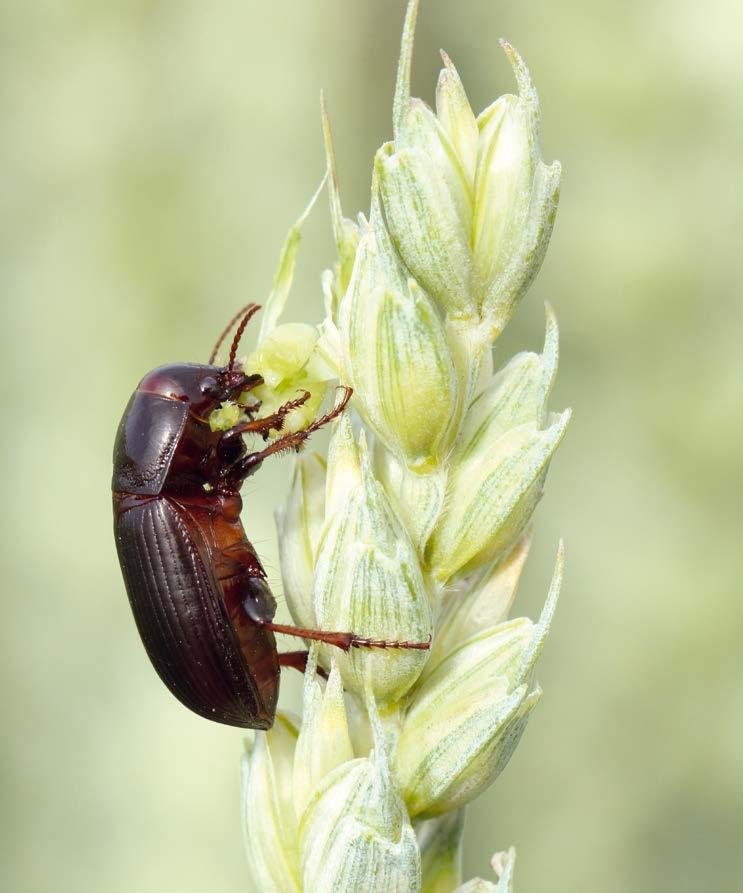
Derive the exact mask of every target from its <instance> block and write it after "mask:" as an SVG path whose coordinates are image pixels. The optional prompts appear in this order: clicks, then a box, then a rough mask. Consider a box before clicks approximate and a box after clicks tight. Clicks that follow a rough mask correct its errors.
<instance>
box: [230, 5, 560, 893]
mask: <svg viewBox="0 0 743 893" xmlns="http://www.w3.org/2000/svg"><path fill="white" fill-rule="evenodd" d="M417 5H418V4H417V2H416V0H411V2H410V3H409V4H408V10H407V15H406V19H405V25H404V31H403V41H402V50H401V55H400V62H399V68H398V78H397V86H396V91H395V97H394V104H393V139H392V140H391V141H389V142H387V143H385V144H384V145H383V146H382V147H381V148H380V149H379V151H378V152H377V153H376V156H375V160H374V166H373V174H372V189H371V195H370V209H369V213H368V215H367V216H364V215H360V216H359V218H358V222H355V221H352V220H351V219H350V218H347V217H346V216H345V215H344V213H343V206H342V203H341V199H340V187H339V177H338V172H337V170H336V164H335V154H334V150H333V144H332V140H331V135H330V124H329V116H328V111H327V106H326V103H325V101H324V100H323V104H322V123H323V135H324V141H325V147H326V155H327V184H328V189H329V194H330V210H331V220H332V224H333V234H334V238H335V245H336V251H337V258H336V260H335V262H334V263H333V265H332V268H331V269H329V270H327V271H326V272H325V274H324V276H323V278H322V286H323V292H324V295H325V310H326V316H325V319H324V320H323V321H322V322H321V323H320V325H319V326H318V327H317V329H314V328H313V327H309V328H303V327H299V328H291V327H287V326H281V325H279V322H278V314H276V313H273V314H272V326H271V328H270V330H269V331H266V332H264V333H263V339H262V341H261V342H260V343H259V345H258V348H257V351H256V352H255V353H254V354H253V357H254V361H253V362H254V364H255V365H256V366H260V368H261V369H262V370H264V372H265V373H266V374H267V375H269V376H270V374H272V373H273V372H274V371H275V372H276V373H277V376H276V377H277V381H276V386H277V387H279V388H282V387H285V386H288V385H287V383H291V386H295V387H296V386H298V383H299V382H300V381H302V380H304V379H303V377H304V378H306V379H309V378H312V380H314V381H317V382H321V383H322V385H323V386H324V383H325V382H326V381H330V380H332V376H336V377H337V380H339V381H340V382H342V383H343V384H345V385H349V386H351V387H352V388H353V389H354V393H353V398H352V401H351V407H352V410H353V411H352V412H346V413H345V414H344V415H343V416H342V417H341V418H340V419H338V420H337V421H336V423H335V425H334V430H333V433H332V437H331V440H330V446H329V449H328V453H327V461H326V460H325V459H323V458H322V457H320V456H316V455H304V456H300V457H299V458H298V459H297V460H296V461H295V467H294V476H293V479H292V484H291V487H290V492H289V496H288V499H287V501H286V503H285V505H284V507H283V508H282V509H280V510H279V512H278V514H277V520H278V526H279V537H280V555H281V568H282V576H283V580H284V586H285V592H286V597H287V604H288V607H289V609H290V611H291V612H292V615H293V616H294V619H295V621H296V622H298V623H305V624H308V625H317V626H319V627H321V628H325V629H349V630H353V631H354V632H356V633H358V634H360V635H363V636H365V637H367V638H370V639H387V640H389V639H398V640H399V639H405V640H412V641H423V640H427V639H428V637H429V636H432V642H431V648H430V651H423V650H417V651H416V650H413V651H406V650H402V649H389V650H386V651H382V650H364V649H352V650H351V651H350V653H348V654H342V653H333V649H332V648H330V647H328V646H326V645H321V646H313V648H312V650H311V654H310V659H309V662H308V668H307V675H306V676H305V688H304V706H303V718H302V724H301V726H300V730H299V732H298V736H297V740H296V743H295V744H294V745H293V749H292V750H291V755H292V760H291V763H292V765H291V767H290V768H287V763H288V762H290V761H288V760H284V762H283V763H282V765H283V767H284V769H283V770H282V771H285V772H287V773H288V776H287V777H289V781H286V780H284V781H285V783H286V784H288V785H289V787H290V789H291V793H290V795H287V796H285V797H284V798H283V799H281V798H278V794H277V793H275V792H274V793H273V794H272V796H273V798H274V801H276V802H279V800H280V802H281V803H284V802H289V801H290V802H291V804H292V809H293V821H294V822H296V826H294V825H292V824H291V823H287V822H285V823H284V824H283V825H281V826H277V825H276V823H275V822H274V823H273V825H269V827H268V828H267V829H264V830H262V831H259V830H258V829H257V828H256V827H255V826H252V827H253V830H252V831H251V826H250V825H249V826H248V837H249V840H248V852H249V856H250V859H251V865H252V866H253V872H254V873H256V872H258V873H260V872H263V874H261V875H260V876H261V878H262V877H264V876H265V874H266V871H265V868H264V867H263V865H262V863H261V862H260V859H259V858H258V857H257V856H256V853H258V852H260V851H261V849H262V846H263V844H262V840H263V837H262V836H261V835H264V836H265V835H268V844H270V845H271V846H275V845H276V846H282V845H283V844H282V843H281V841H282V840H284V837H282V834H283V829H284V828H289V827H292V828H296V830H295V832H294V836H293V837H292V838H291V840H288V841H287V842H286V852H285V853H284V854H283V855H282V857H281V859H279V864H280V865H282V866H284V867H285V874H286V876H287V877H288V878H289V879H290V880H289V881H287V883H290V884H291V883H293V884H298V887H297V889H299V890H302V891H307V893H308V891H312V893H317V891H321V893H324V891H326V890H327V891H333V893H336V891H338V890H343V891H348V893H357V891H358V893H367V891H371V890H384V891H398V890H399V891H403V890H404V891H406V893H455V891H458V893H465V891H470V893H474V891H478V890H491V891H496V893H513V865H514V854H513V851H512V850H511V851H508V852H507V853H500V854H497V855H496V857H494V861H493V870H494V873H495V880H481V879H476V880H471V881H466V882H464V883H463V878H462V864H461V854H462V843H463V835H464V834H465V833H466V830H465V829H466V825H465V813H466V806H467V804H468V803H470V802H471V801H472V800H473V799H474V798H475V797H477V796H478V795H479V794H480V793H481V792H482V791H483V790H485V789H486V788H487V787H488V786H489V785H490V784H492V782H493V781H494V780H495V779H496V778H497V777H498V775H499V774H500V773H501V772H502V771H503V769H504V768H505V766H506V764H507V763H508V760H509V758H510V756H511V754H512V753H513V751H514V749H515V747H516V745H517V744H518V741H519V739H520V737H521V735H522V734H523V732H524V729H525V727H526V725H527V722H528V720H529V718H530V716H531V714H532V712H533V710H534V708H535V707H536V705H537V703H538V701H539V698H540V696H541V688H540V687H539V684H538V683H537V682H536V680H535V672H536V670H535V668H536V662H537V659H538V657H539V654H540V651H541V649H542V647H543V644H544V641H545V638H546V635H547V632H548V630H549V627H550V623H551V621H552V617H553V614H554V609H555V605H556V602H557V596H558V593H559V590H560V585H561V581H562V568H563V554H562V546H560V549H559V552H558V556H557V562H556V567H555V572H554V576H553V579H552V584H551V586H550V589H549V593H548V596H547V599H546V602H545V607H544V609H543V611H542V614H541V616H540V617H539V619H538V620H537V621H532V620H529V619H528V618H524V617H516V618H515V619H509V617H510V615H511V614H512V613H513V609H514V604H516V605H517V604H518V602H514V599H515V597H516V592H517V588H518V585H519V580H520V577H521V572H522V570H523V567H524V563H525V561H526V558H527V555H528V553H529V549H530V547H531V544H532V539H533V537H534V528H535V523H534V521H535V518H534V512H535V508H536V506H537V503H538V502H539V500H540V498H541V495H542V492H543V490H544V486H545V480H546V476H547V471H548V469H549V466H550V463H551V461H552V459H553V457H554V455H555V452H556V450H557V447H558V446H559V444H560V442H561V440H562V438H563V436H564V434H565V429H566V427H567V424H568V421H569V418H570V413H569V411H567V410H566V411H563V412H558V413H552V412H551V411H550V409H549V408H548V398H549V395H550V391H551V389H552V385H553V383H554V378H555V375H556V371H557V360H558V331H557V322H556V319H555V315H554V313H553V311H552V309H551V308H549V307H547V312H546V334H545V339H544V348H543V350H542V352H541V353H533V352H523V353H520V354H517V355H516V356H515V357H513V358H512V359H511V360H510V361H506V362H503V361H501V366H500V368H499V369H498V370H497V371H495V372H494V370H493V364H492V348H493V343H494V341H495V339H496V338H497V337H498V336H499V334H500V333H501V332H502V330H503V328H504V327H505V325H506V324H507V323H508V321H509V319H510V318H511V316H512V314H513V312H514V310H515V309H516V307H517V305H518V303H519V301H520V300H521V298H522V297H523V295H524V293H525V292H526V290H527V288H528V286H529V284H530V283H531V281H532V280H533V278H534V276H535V275H536V273H537V271H538V270H539V267H540V265H541V262H542V259H543V256H544V252H545V250H546V246H547V243H548V241H549V236H550V232H551V229H552V224H553V221H554V215H555V210H556V205H557V197H558V190H559V178H560V167H559V164H558V163H557V162H555V163H552V164H549V165H548V164H545V163H544V162H543V161H542V158H541V155H540V150H539V126H540V123H539V122H540V114H539V104H538V100H537V95H536V92H535V90H534V87H533V84H532V81H531V78H530V76H529V72H528V70H527V69H526V66H525V64H524V62H523V60H522V59H521V57H520V56H519V55H518V53H517V52H516V51H515V50H514V49H513V48H512V47H511V46H510V45H509V44H507V43H502V47H503V49H504V51H505V53H506V56H507V57H508V59H509V61H510V62H511V65H512V68H513V71H514V74H515V77H516V82H517V87H518V92H517V94H514V95H506V96H502V97H500V98H499V99H497V100H496V101H495V102H493V103H492V104H491V105H490V106H488V108H486V109H485V111H484V112H482V113H481V114H480V115H479V116H477V115H475V113H474V112H473V111H472V108H471V106H470V104H469V101H468V99H467V95H466V92H465V88H464V86H463V84H462V81H461V79H460V77H459V74H458V72H457V70H456V68H455V66H454V64H453V62H452V61H451V59H449V57H448V56H447V55H446V54H445V53H444V54H442V55H443V68H442V70H441V74H440V76H439V80H438V84H437V88H436V108H435V111H434V110H432V109H431V108H429V107H428V106H427V105H426V104H425V103H423V102H422V101H420V100H418V99H415V98H413V97H411V95H410V70H411V62H412V46H413V33H414V28H415V20H416V15H417ZM282 306H283V303H282ZM284 370H286V371H284ZM248 371H252V370H250V369H248ZM264 377H265V376H264ZM225 411H226V410H225ZM537 541H538V539H537ZM540 548H541V547H540ZM318 667H319V668H321V669H322V670H323V671H324V673H325V674H326V675H327V678H321V676H320V675H318V673H317V669H318ZM271 734H273V733H269V735H268V736H267V737H266V738H265V740H266V741H269V742H270V735H271ZM259 737H260V736H259ZM257 747H258V744H256V745H255V746H254V750H255V748H257ZM264 747H265V745H264ZM256 752H257V753H261V751H256ZM259 765H260V764H259ZM257 777H258V778H260V777H261V776H260V775H258V776H257ZM251 834H253V835H254V838H253V837H251ZM276 842H278V843H276ZM263 848H264V849H265V847H263ZM287 889H294V888H292V887H287Z"/></svg>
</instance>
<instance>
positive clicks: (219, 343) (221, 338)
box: [209, 303, 260, 366]
mask: <svg viewBox="0 0 743 893" xmlns="http://www.w3.org/2000/svg"><path fill="white" fill-rule="evenodd" d="M253 307H255V308H256V310H258V309H260V307H259V305H258V304H253V303H250V304H246V305H245V306H244V307H241V308H240V309H239V310H238V311H237V313H236V314H235V315H234V316H233V317H232V319H231V320H230V321H229V322H228V323H227V325H226V326H225V328H224V331H223V332H222V334H221V335H220V336H219V338H217V343H216V344H215V345H214V350H213V351H212V352H211V355H210V356H209V365H210V366H211V365H213V364H214V361H215V360H216V359H217V352H218V351H219V348H220V347H221V346H222V342H223V341H224V339H225V338H226V337H227V335H228V334H229V332H230V330H231V329H232V327H233V326H234V325H235V323H236V322H237V321H238V319H240V317H241V316H242V315H243V313H247V312H248V311H249V310H252V308H253ZM253 312H255V311H253Z"/></svg>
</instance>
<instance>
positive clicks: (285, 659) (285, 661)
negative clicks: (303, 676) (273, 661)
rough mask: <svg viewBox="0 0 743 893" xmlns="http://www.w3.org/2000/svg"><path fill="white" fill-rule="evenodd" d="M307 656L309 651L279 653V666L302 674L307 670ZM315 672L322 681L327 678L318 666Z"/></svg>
mask: <svg viewBox="0 0 743 893" xmlns="http://www.w3.org/2000/svg"><path fill="white" fill-rule="evenodd" d="M309 656H310V653H309V651H280V652H279V666H280V667H292V668H293V669H294V670H299V672H300V673H304V672H305V670H306V669H307V661H308V659H309ZM315 672H316V673H317V675H318V676H322V678H323V679H327V678H328V674H327V672H326V671H325V669H324V668H323V667H321V666H320V665H319V664H318V665H317V667H316V668H315Z"/></svg>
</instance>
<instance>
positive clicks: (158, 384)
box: [138, 363, 262, 418]
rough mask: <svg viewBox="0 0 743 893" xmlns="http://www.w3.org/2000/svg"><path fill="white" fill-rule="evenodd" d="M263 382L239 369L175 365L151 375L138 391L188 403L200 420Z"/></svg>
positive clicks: (193, 364) (150, 373)
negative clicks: (225, 402)
mask: <svg viewBox="0 0 743 893" xmlns="http://www.w3.org/2000/svg"><path fill="white" fill-rule="evenodd" d="M261 381H262V379H261V377H260V375H245V373H244V372H241V371H240V370H239V369H230V368H225V367H220V366H207V365H202V364H199V363H173V364H170V365H168V366H160V367H158V368H157V369H153V371H152V372H149V373H148V374H147V375H145V377H144V378H143V379H142V381H141V382H140V383H139V387H138V390H140V391H145V392H146V393H148V394H157V395H158V396H159V397H166V398H168V399H170V400H182V401H183V402H184V403H188V404H189V406H190V407H191V410H192V411H193V412H194V413H195V414H196V415H198V416H201V417H202V418H206V417H207V416H208V415H209V413H210V412H211V411H212V410H214V409H217V407H219V406H220V404H221V403H223V402H224V401H226V400H234V399H236V398H237V396H238V395H239V394H240V393H241V392H242V391H249V390H250V389H251V388H254V387H256V385H258V384H260V383H261Z"/></svg>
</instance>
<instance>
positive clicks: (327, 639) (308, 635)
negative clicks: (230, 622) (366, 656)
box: [259, 620, 431, 652]
mask: <svg viewBox="0 0 743 893" xmlns="http://www.w3.org/2000/svg"><path fill="white" fill-rule="evenodd" d="M259 623H260V625H261V626H262V627H263V628H264V629H268V630H271V632H274V633H283V634H284V635H285V636H296V637H297V638H300V639H309V640H311V641H314V642H324V643H325V644H326V645H333V646H334V647H336V648H340V649H341V651H346V652H348V651H350V650H351V649H352V648H400V649H411V650H415V651H428V649H429V648H430V647H431V637H430V636H429V637H428V639H427V640H426V641H425V642H407V641H398V640H396V639H369V638H366V637H365V636H359V635H357V634H356V633H351V632H335V631H332V630H325V629H307V628H304V627H301V626H287V625H285V624H283V623H272V622H270V621H265V620H264V621H259Z"/></svg>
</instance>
